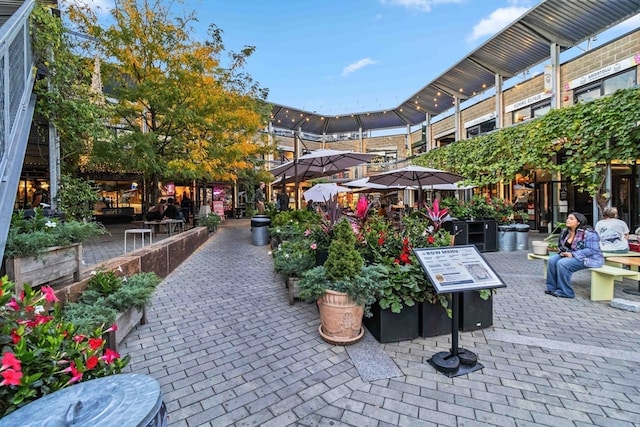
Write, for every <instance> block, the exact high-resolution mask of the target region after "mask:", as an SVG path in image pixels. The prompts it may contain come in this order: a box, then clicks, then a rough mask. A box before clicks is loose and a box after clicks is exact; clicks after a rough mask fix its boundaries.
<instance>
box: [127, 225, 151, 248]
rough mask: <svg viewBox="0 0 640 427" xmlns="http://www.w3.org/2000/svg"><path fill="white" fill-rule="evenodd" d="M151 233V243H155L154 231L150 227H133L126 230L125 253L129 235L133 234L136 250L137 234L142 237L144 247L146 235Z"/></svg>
mask: <svg viewBox="0 0 640 427" xmlns="http://www.w3.org/2000/svg"><path fill="white" fill-rule="evenodd" d="M147 234H148V235H149V244H151V243H153V237H152V232H151V229H150V228H131V229H129V230H124V253H125V254H126V253H127V237H129V235H132V236H133V250H134V251H135V250H136V236H138V235H139V236H140V237H141V238H142V246H140V247H141V248H143V247H144V236H145V235H147Z"/></svg>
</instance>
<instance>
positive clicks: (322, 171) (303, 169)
mask: <svg viewBox="0 0 640 427" xmlns="http://www.w3.org/2000/svg"><path fill="white" fill-rule="evenodd" d="M374 157H375V154H367V153H358V152H355V151H340V150H325V149H323V150H316V151H313V152H311V153H309V154H305V155H303V156H300V157H298V159H297V160H293V161H290V162H287V163H285V164H283V165H280V166H278V167H277V168H273V169H271V173H272V174H273V175H274V176H282V175H286V176H287V177H294V178H295V177H296V176H297V177H298V178H299V179H301V180H304V179H311V178H319V177H321V176H328V175H334V174H336V173H339V172H343V171H345V170H347V169H349V168H351V167H354V166H358V165H361V164H363V163H367V162H369V161H370V160H371V159H373V158H374Z"/></svg>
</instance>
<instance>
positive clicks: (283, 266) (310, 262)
mask: <svg viewBox="0 0 640 427" xmlns="http://www.w3.org/2000/svg"><path fill="white" fill-rule="evenodd" d="M289 239H290V240H285V241H283V242H282V243H280V244H279V245H278V246H277V247H276V248H275V249H273V251H272V255H273V269H274V270H275V271H276V272H277V273H280V274H283V275H284V276H285V277H286V285H287V288H288V289H289V304H293V303H294V301H295V299H296V298H298V297H299V291H298V280H299V278H300V276H302V273H304V272H305V271H307V270H310V269H312V268H313V267H315V265H316V258H315V249H316V244H315V243H314V242H313V241H312V240H311V239H310V238H309V237H308V236H307V235H304V234H302V235H298V236H295V237H294V236H290V237H289Z"/></svg>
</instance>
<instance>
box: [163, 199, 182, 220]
mask: <svg viewBox="0 0 640 427" xmlns="http://www.w3.org/2000/svg"><path fill="white" fill-rule="evenodd" d="M174 203H175V200H173V197H169V199H168V200H167V208H166V209H165V210H164V218H168V219H180V211H179V210H178V208H177V207H176V205H175V204H174Z"/></svg>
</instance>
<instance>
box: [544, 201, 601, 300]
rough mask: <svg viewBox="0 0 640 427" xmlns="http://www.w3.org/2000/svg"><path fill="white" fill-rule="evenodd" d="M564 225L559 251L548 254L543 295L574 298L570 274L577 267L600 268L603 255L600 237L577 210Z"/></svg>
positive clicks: (568, 217) (580, 268)
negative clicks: (549, 255)
mask: <svg viewBox="0 0 640 427" xmlns="http://www.w3.org/2000/svg"><path fill="white" fill-rule="evenodd" d="M566 224H567V227H566V228H565V229H564V230H562V233H561V234H560V237H559V238H558V249H559V251H560V252H559V253H558V254H556V255H553V256H551V257H549V261H548V269H547V282H546V285H547V289H546V290H545V291H544V293H545V294H547V295H551V296H554V297H560V298H574V297H575V292H574V291H573V287H572V286H571V275H572V274H573V273H574V272H575V271H578V270H583V269H585V268H592V267H602V265H603V264H604V256H603V255H602V251H601V250H600V237H598V233H596V231H595V230H594V229H593V228H592V227H591V226H590V225H589V223H588V222H587V218H586V217H585V216H584V215H582V214H581V213H578V212H572V213H570V214H569V216H567V221H566Z"/></svg>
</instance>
